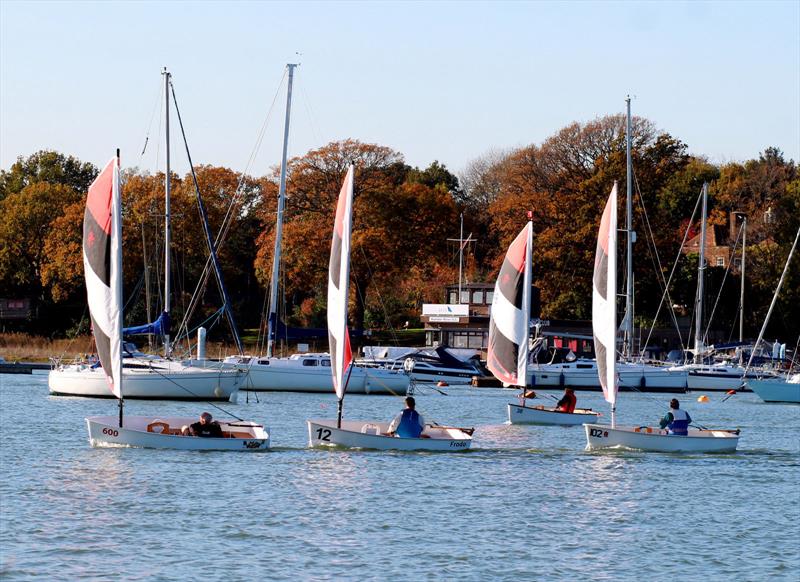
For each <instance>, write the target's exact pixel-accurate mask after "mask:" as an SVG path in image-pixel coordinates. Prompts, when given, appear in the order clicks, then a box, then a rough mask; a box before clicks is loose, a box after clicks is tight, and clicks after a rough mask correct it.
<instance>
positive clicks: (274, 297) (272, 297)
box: [267, 63, 297, 358]
mask: <svg viewBox="0 0 800 582" xmlns="http://www.w3.org/2000/svg"><path fill="white" fill-rule="evenodd" d="M296 66H297V64H296V63H294V64H293V63H289V64H287V65H286V67H287V68H288V69H289V81H288V84H287V89H286V119H285V121H284V124H283V155H282V156H281V181H280V187H279V188H278V216H277V219H276V226H275V251H274V252H273V255H272V286H271V288H270V294H269V316H268V319H267V357H268V358H271V357H272V354H273V350H274V346H275V335H276V329H277V327H278V277H279V275H280V266H281V238H282V237H283V209H284V206H285V205H286V153H287V151H288V147H289V118H290V115H291V111H292V81H293V79H294V68H295V67H296Z"/></svg>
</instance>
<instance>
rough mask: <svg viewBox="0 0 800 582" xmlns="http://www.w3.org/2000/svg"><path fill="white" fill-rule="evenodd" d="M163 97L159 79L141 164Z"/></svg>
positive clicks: (141, 155)
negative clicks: (157, 109)
mask: <svg viewBox="0 0 800 582" xmlns="http://www.w3.org/2000/svg"><path fill="white" fill-rule="evenodd" d="M161 97H162V93H161V82H160V81H159V83H158V88H157V90H156V98H155V101H154V103H153V112H152V113H151V114H150V123H148V124H147V131H146V132H145V136H144V146H143V147H142V153H141V154H139V165H141V164H142V159H143V158H144V153H145V151H147V144H148V142H149V141H150V130H151V129H152V128H153V120H154V119H155V117H156V108H157V107H158V106H159V104H160V103H161ZM160 128H161V126H160V124H159V130H160ZM160 134H161V132H160V131H159V135H160Z"/></svg>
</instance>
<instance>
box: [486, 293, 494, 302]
mask: <svg viewBox="0 0 800 582" xmlns="http://www.w3.org/2000/svg"><path fill="white" fill-rule="evenodd" d="M493 299H494V291H487V292H486V304H487V305H491V304H492V300H493Z"/></svg>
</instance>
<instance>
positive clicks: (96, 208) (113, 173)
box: [83, 158, 122, 398]
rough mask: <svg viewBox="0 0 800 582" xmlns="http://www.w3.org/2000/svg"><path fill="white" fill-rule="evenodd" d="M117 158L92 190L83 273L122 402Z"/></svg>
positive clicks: (103, 354)
mask: <svg viewBox="0 0 800 582" xmlns="http://www.w3.org/2000/svg"><path fill="white" fill-rule="evenodd" d="M118 163H119V162H118V158H113V159H112V160H111V161H109V162H108V164H106V166H105V168H103V171H102V172H100V175H99V176H98V177H97V178H96V179H95V181H94V182H92V185H91V186H89V192H88V194H87V197H86V212H85V213H84V218H83V270H84V277H85V280H86V293H87V301H88V304H89V315H90V317H91V320H92V332H93V333H94V336H95V344H96V345H97V355H98V357H99V359H100V364H101V365H102V367H103V370H104V372H105V374H106V378H107V379H108V383H109V388H110V390H111V392H112V393H113V394H114V395H115V396H116V397H117V398H122V389H121V388H122V387H121V378H122V360H121V348H122V309H121V307H120V306H121V305H122V302H121V297H122V269H121V266H122V256H121V253H122V246H121V232H122V227H121V214H122V213H121V203H120V188H119V165H118Z"/></svg>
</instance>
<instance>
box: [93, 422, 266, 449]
mask: <svg viewBox="0 0 800 582" xmlns="http://www.w3.org/2000/svg"><path fill="white" fill-rule="evenodd" d="M196 421H197V419H196V418H189V417H172V418H155V417H149V416H126V417H125V418H124V420H123V424H124V426H123V427H120V426H119V418H118V417H116V416H90V417H88V418H87V419H86V427H87V429H88V430H89V443H90V444H91V445H92V446H93V447H141V448H148V449H178V450H184V451H262V450H266V449H268V448H269V446H270V442H269V432H268V431H267V430H266V429H265V428H264V427H263V426H261V425H259V424H256V423H254V422H249V421H235V422H220V423H219V424H220V428H222V430H223V434H226V435H227V436H226V437H225V438H205V437H195V436H183V435H180V434H174V433H175V432H179V431H180V429H181V428H182V427H184V426H188V425H190V424H192V423H194V422H196ZM165 425H166V427H165ZM159 430H160V431H162V432H157V431H159Z"/></svg>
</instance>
